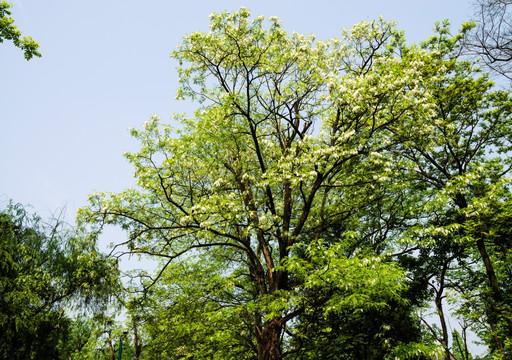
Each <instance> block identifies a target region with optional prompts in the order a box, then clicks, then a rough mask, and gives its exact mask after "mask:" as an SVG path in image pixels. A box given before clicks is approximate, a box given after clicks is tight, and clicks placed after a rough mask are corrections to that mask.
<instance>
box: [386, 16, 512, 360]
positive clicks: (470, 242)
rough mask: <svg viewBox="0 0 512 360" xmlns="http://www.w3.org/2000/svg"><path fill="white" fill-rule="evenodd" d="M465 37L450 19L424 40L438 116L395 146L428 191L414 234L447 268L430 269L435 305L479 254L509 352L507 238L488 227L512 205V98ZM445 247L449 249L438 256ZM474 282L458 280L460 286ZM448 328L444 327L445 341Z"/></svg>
mask: <svg viewBox="0 0 512 360" xmlns="http://www.w3.org/2000/svg"><path fill="white" fill-rule="evenodd" d="M461 36H462V35H457V36H454V37H452V36H451V35H450V34H449V30H448V24H447V23H445V24H439V25H438V27H437V35H436V36H434V37H432V38H431V39H430V40H429V41H427V42H424V43H423V45H422V46H423V47H424V48H425V49H428V50H429V53H431V54H432V55H433V57H434V59H435V58H437V60H435V61H433V62H432V66H431V67H428V68H425V69H427V70H428V71H429V72H431V75H430V76H425V79H429V80H428V81H427V82H426V83H425V86H428V87H429V88H430V89H431V91H432V95H433V97H432V99H433V101H434V103H435V105H436V106H435V115H434V116H432V117H430V118H424V119H418V121H420V123H418V125H417V126H420V124H421V126H424V127H428V128H429V129H430V134H429V136H425V137H423V136H418V134H416V133H414V132H411V131H410V128H404V129H403V130H399V131H403V133H402V134H403V138H402V140H401V141H400V143H399V145H398V146H397V148H396V151H397V154H399V155H398V156H400V157H401V158H403V159H406V160H407V161H409V162H410V167H409V170H408V174H409V176H410V178H409V180H408V181H409V183H410V184H417V185H415V188H416V189H420V190H421V192H422V195H420V198H422V199H423V200H422V203H420V204H423V205H420V207H419V208H418V209H419V212H418V213H417V215H416V217H417V219H418V221H417V222H416V225H414V226H412V224H411V227H410V231H409V234H411V236H412V238H414V239H416V240H415V241H416V243H417V244H420V246H421V247H422V248H423V247H425V246H426V247H427V248H428V250H427V252H430V254H431V256H433V257H434V258H435V259H438V260H436V261H440V262H439V263H438V264H437V265H435V266H434V268H435V267H438V268H439V269H445V271H443V272H441V273H437V274H435V273H432V274H431V276H433V279H435V283H436V284H435V292H436V296H435V298H436V308H437V309H438V310H440V309H441V307H440V305H442V304H441V303H440V300H442V299H443V298H444V295H442V291H441V289H442V287H444V286H446V285H447V282H446V281H449V282H451V281H452V280H453V281H454V280H455V277H453V276H452V275H450V272H451V271H450V268H451V267H453V265H451V264H450V263H451V262H452V261H455V260H456V261H458V262H459V266H471V264H474V262H473V261H474V260H475V259H478V265H477V266H478V267H480V269H481V270H483V271H485V274H486V279H487V281H486V283H487V291H485V293H488V294H489V295H488V296H484V294H480V297H479V300H480V301H483V302H484V304H483V308H485V309H487V312H486V322H487V324H488V325H489V328H491V329H494V330H493V333H494V336H493V337H494V346H495V347H496V348H497V349H498V350H499V351H498V352H499V353H500V355H499V356H504V357H505V358H506V357H507V356H509V355H507V354H508V351H510V349H509V350H507V349H506V347H505V346H504V340H505V339H508V338H510V336H511V334H512V333H511V332H510V331H511V330H512V323H507V321H506V320H504V319H503V316H502V314H509V313H510V309H509V308H508V305H506V304H507V302H506V301H505V296H504V294H505V292H507V291H508V285H507V282H506V281H505V282H503V281H502V280H500V279H503V275H501V274H500V273H499V272H500V271H499V270H498V269H499V268H501V265H500V264H501V260H498V257H497V256H498V255H499V254H500V252H501V250H500V249H501V247H500V246H499V245H498V244H499V243H501V242H507V240H506V238H505V237H498V236H489V235H488V231H490V229H491V228H494V226H493V222H494V221H493V220H492V218H493V217H494V218H500V217H501V216H502V215H501V214H502V211H504V210H505V209H504V208H503V205H504V204H506V203H508V200H507V199H508V197H509V195H508V194H509V192H510V178H509V177H510V169H511V163H510V157H509V154H510V146H511V143H510V134H511V126H510V115H511V110H512V107H511V105H512V103H511V101H510V96H509V94H508V92H506V91H496V90H494V89H493V85H494V84H493V82H491V81H490V80H489V77H488V76H487V75H482V74H480V73H479V70H478V69H475V68H473V67H472V65H471V63H470V62H469V61H463V60H461V59H460V54H461V51H460V40H461V39H462V38H461ZM411 135H412V136H411ZM421 207H423V208H421ZM498 208H500V209H501V210H499V211H497V209H498ZM505 213H508V211H506V212H505ZM476 224H478V225H476ZM496 231H497V230H496ZM502 231H503V230H500V232H502ZM492 233H493V234H497V233H494V232H492ZM507 246H508V245H507ZM438 247H442V248H443V249H444V250H442V251H440V252H438V253H437V254H436V252H437V251H438V250H436V249H439V248H438ZM450 258H451V260H450ZM431 261H432V260H431ZM431 261H427V264H428V263H431ZM453 270H456V269H455V268H454V269H453ZM452 274H455V273H452ZM443 279H444V280H443ZM449 279H451V280H449ZM452 285H453V283H452ZM468 285H470V284H468V283H466V284H464V285H462V284H460V283H459V285H458V288H459V289H460V288H467V286H468ZM451 287H452V289H455V288H457V286H451ZM505 317H508V315H507V316H505ZM448 334H449V331H448V329H444V327H443V335H442V338H443V339H444V340H443V342H444V341H445V340H446V339H447V336H448ZM447 350H448V348H447ZM447 356H448V355H447Z"/></svg>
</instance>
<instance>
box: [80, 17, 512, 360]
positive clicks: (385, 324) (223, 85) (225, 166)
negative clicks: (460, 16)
mask: <svg viewBox="0 0 512 360" xmlns="http://www.w3.org/2000/svg"><path fill="white" fill-rule="evenodd" d="M466 31H467V28H464V29H462V33H460V34H456V35H451V34H450V32H449V27H448V24H447V23H440V24H438V25H437V27H436V31H435V34H434V36H433V37H432V38H430V39H428V40H427V41H425V42H423V43H420V44H412V45H408V44H407V43H406V41H405V37H404V34H403V33H402V32H400V31H399V30H397V29H396V27H395V24H394V23H391V22H387V21H384V20H382V19H377V20H375V21H372V22H362V23H360V24H357V25H355V26H354V27H353V28H352V29H349V30H344V31H343V32H342V36H341V37H340V38H333V39H330V40H328V41H322V40H317V39H315V37H314V36H313V35H309V36H305V35H301V34H297V33H292V34H289V33H287V32H286V31H285V30H284V29H283V28H282V27H281V24H280V21H279V20H278V19H277V18H275V17H270V18H268V19H265V18H264V17H263V16H259V17H251V15H250V13H249V11H248V10H247V9H245V8H241V9H240V11H237V12H225V13H215V14H212V15H211V17H210V31H209V32H207V33H202V32H195V33H192V34H190V35H187V36H185V38H184V39H183V42H182V43H181V44H180V45H179V46H178V47H177V49H176V50H175V51H174V52H173V54H172V56H173V57H174V58H175V59H176V60H177V61H178V63H179V67H178V72H179V76H180V88H179V90H178V93H177V97H178V98H180V99H189V100H192V101H196V103H197V104H198V108H197V110H196V111H195V112H194V114H193V115H186V114H176V115H175V117H174V120H175V121H176V122H178V123H179V124H180V125H179V126H178V127H177V128H173V127H171V126H170V125H167V124H163V123H162V122H161V121H160V119H159V117H158V116H156V115H152V116H151V117H150V119H149V120H148V121H146V122H145V123H144V125H143V127H142V129H139V130H137V129H132V130H131V133H132V135H133V136H134V137H135V138H137V139H138V140H139V141H140V150H139V151H138V152H134V153H127V154H126V157H127V159H128V160H129V161H130V162H131V163H132V164H133V166H134V172H135V177H136V178H137V187H135V188H131V189H127V190H125V191H123V192H121V193H95V194H92V195H91V196H90V198H89V200H90V205H89V206H88V207H86V208H83V209H81V210H80V212H79V221H80V223H81V224H83V225H87V226H90V228H89V231H91V232H92V234H93V235H99V234H100V233H101V229H102V227H103V226H105V225H116V226H120V227H121V228H122V229H124V230H125V231H126V232H127V233H128V237H127V240H126V242H124V243H123V244H117V246H116V248H117V249H118V250H119V251H118V252H117V254H118V256H123V255H128V254H130V255H135V256H150V257H152V258H156V259H158V260H159V268H158V269H157V271H156V272H155V273H154V274H150V273H147V272H141V273H140V274H139V275H140V282H139V283H138V284H137V285H136V288H137V289H138V290H140V291H141V295H140V296H135V297H133V299H132V300H133V301H131V302H130V304H131V305H130V306H129V314H130V319H131V321H132V326H133V327H134V329H139V330H137V331H138V334H139V335H140V336H141V337H143V338H144V339H146V340H145V341H147V342H149V344H148V347H147V348H148V349H151V350H150V351H151V353H150V354H147V355H145V356H147V357H148V358H152V357H153V356H154V357H155V358H156V357H159V358H161V357H166V358H187V357H190V358H209V359H260V360H262V359H267V360H272V359H284V358H290V359H293V358H297V357H299V358H303V359H321V358H325V359H328V358H333V356H334V358H337V357H344V358H345V357H346V358H359V359H361V358H364V359H382V358H396V357H398V358H415V359H417V358H433V357H435V356H441V357H442V356H444V357H445V358H447V359H449V358H452V357H453V356H454V354H457V355H458V356H459V355H460V357H461V358H464V359H469V358H470V357H469V355H468V354H467V342H466V343H464V341H463V340H465V339H466V337H465V331H466V330H467V329H468V328H471V329H473V330H474V331H479V332H480V336H481V338H482V339H484V341H486V342H487V344H488V346H489V349H490V351H491V352H493V353H494V355H495V356H498V357H501V358H507V356H509V355H510V351H511V344H510V340H509V339H510V338H511V336H510V335H511V334H512V332H511V330H512V325H511V324H512V318H511V316H510V314H511V313H510V310H511V309H510V287H509V285H508V282H509V281H508V280H507V279H508V278H507V275H508V274H509V272H510V259H511V253H510V244H509V242H510V237H509V228H510V226H509V224H510V219H511V216H510V210H509V209H510V207H509V205H510V195H511V193H510V174H509V172H510V166H511V164H510V157H509V153H510V139H511V136H510V135H511V127H510V125H511V124H510V114H511V105H512V103H511V101H510V96H509V93H508V92H506V91H496V90H494V88H493V83H492V82H491V81H489V79H488V76H486V75H484V74H481V73H480V72H479V70H478V69H475V68H474V67H473V66H472V64H471V62H469V61H466V60H464V59H462V58H461V56H460V54H461V51H460V49H461V46H462V40H463V39H464V33H465V32H466ZM476 279H480V280H481V279H484V280H485V281H484V283H482V282H481V281H477V280H476ZM447 294H449V295H450V299H451V300H452V301H454V302H456V304H458V307H459V311H458V312H457V314H458V316H460V317H461V318H462V319H465V320H468V319H471V320H468V321H469V324H467V323H464V324H467V325H463V326H462V328H461V332H460V333H458V332H454V333H453V334H452V333H450V330H449V329H448V327H447V326H446V311H445V308H446V306H447V304H446V296H447ZM429 302H431V304H432V307H433V308H434V309H435V311H436V314H437V316H438V318H439V323H440V328H439V329H437V328H435V327H433V326H430V325H429V324H428V322H427V321H426V320H425V318H424V317H422V316H421V315H418V312H417V310H418V309H420V308H421V307H422V306H425V305H426V304H428V303H429ZM397 314H400V316H401V317H400V318H397ZM420 322H423V323H424V324H425V325H426V326H424V327H423V326H420V325H419V323H420ZM347 324H354V325H353V326H364V327H365V328H364V329H361V331H359V332H358V331H355V332H352V331H353V327H352V326H351V327H348V325H347ZM355 324H357V325H355ZM365 331H366V333H364V332H365ZM461 334H462V335H461ZM358 339H360V342H359V343H358ZM452 342H453V344H452ZM142 353H143V354H144V352H142ZM333 354H335V355H333Z"/></svg>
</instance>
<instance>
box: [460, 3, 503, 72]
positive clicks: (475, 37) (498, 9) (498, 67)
mask: <svg viewBox="0 0 512 360" xmlns="http://www.w3.org/2000/svg"><path fill="white" fill-rule="evenodd" d="M511 4H512V3H511V2H510V1H509V0H479V1H478V2H477V3H476V7H477V10H476V13H475V15H474V29H473V30H472V31H470V32H469V33H468V36H467V37H466V39H465V41H464V45H465V48H466V50H467V51H469V53H470V54H472V55H475V56H477V57H479V58H480V61H481V63H482V64H483V65H484V66H485V67H487V68H488V69H490V70H491V71H493V72H497V73H498V74H501V75H503V76H505V77H506V78H507V79H509V80H512V66H511V60H512V18H511V13H510V9H511V8H510V5H511Z"/></svg>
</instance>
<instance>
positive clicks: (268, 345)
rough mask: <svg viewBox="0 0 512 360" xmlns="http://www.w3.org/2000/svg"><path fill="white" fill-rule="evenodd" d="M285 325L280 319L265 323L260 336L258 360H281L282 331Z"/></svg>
mask: <svg viewBox="0 0 512 360" xmlns="http://www.w3.org/2000/svg"><path fill="white" fill-rule="evenodd" d="M282 330H283V327H282V325H281V322H280V320H279V319H272V320H270V321H268V322H267V323H265V326H264V328H263V331H262V332H261V335H260V336H259V337H258V360H281V358H282V354H281V332H282Z"/></svg>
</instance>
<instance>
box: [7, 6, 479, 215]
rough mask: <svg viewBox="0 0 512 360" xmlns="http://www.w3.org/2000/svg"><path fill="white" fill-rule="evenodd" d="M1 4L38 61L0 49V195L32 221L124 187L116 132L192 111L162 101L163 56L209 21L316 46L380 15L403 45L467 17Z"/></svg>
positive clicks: (365, 10) (124, 141) (453, 12)
mask: <svg viewBox="0 0 512 360" xmlns="http://www.w3.org/2000/svg"><path fill="white" fill-rule="evenodd" d="M11 1H12V0H11ZM13 3H14V7H13V8H12V11H13V16H14V17H15V20H16V24H17V25H18V26H19V28H20V29H21V30H22V31H23V33H24V35H31V36H32V37H33V38H34V39H35V40H36V41H38V42H39V43H40V45H41V48H40V50H41V52H42V53H43V57H42V58H40V59H38V58H36V59H33V60H31V61H29V62H27V61H25V59H24V58H23V54H22V52H21V51H20V50H19V49H17V48H15V47H14V46H12V45H11V44H9V43H6V42H4V43H3V44H0V69H1V77H0V84H1V86H0V153H1V154H2V156H1V158H0V197H3V198H4V199H5V198H12V199H14V200H15V201H16V202H21V203H23V204H32V205H33V207H34V210H35V211H38V212H40V213H42V215H43V216H45V215H47V214H49V213H51V212H53V211H55V210H56V209H57V208H61V207H63V206H67V208H68V210H67V213H68V218H69V219H73V217H74V213H75V211H76V209H77V208H78V207H81V206H84V205H85V204H86V198H87V195H88V194H89V193H91V192H94V191H120V190H122V189H123V188H125V187H127V186H130V185H131V184H132V182H133V179H132V175H131V167H130V165H128V164H127V163H126V161H125V160H124V158H123V157H122V152H123V151H124V150H130V149H135V148H136V143H135V142H134V141H133V140H132V139H131V138H130V136H129V134H128V131H127V130H126V129H127V128H128V127H130V126H135V127H138V126H140V125H141V124H142V123H143V122H144V121H145V120H146V119H147V118H148V116H149V115H150V114H152V113H156V114H159V115H160V116H161V118H162V119H163V120H167V119H169V118H170V115H171V114H172V113H173V112H181V111H184V110H192V109H193V108H192V107H191V105H190V104H187V103H184V102H175V101H174V93H175V91H176V87H177V76H176V71H175V65H176V64H175V63H173V61H172V60H171V59H170V58H169V54H170V52H171V51H172V49H173V48H174V47H175V46H176V45H177V44H178V43H179V42H180V39H181V38H182V37H183V35H185V34H186V33H190V32H192V31H195V30H206V29H207V28H208V21H209V19H208V15H209V14H210V13H212V12H217V11H222V10H226V9H227V10H236V9H238V8H239V7H240V6H242V5H243V6H246V7H247V8H249V9H250V10H251V11H252V14H253V15H265V16H267V17H268V16H271V15H276V16H278V17H280V18H281V19H282V22H283V27H284V28H285V29H286V30H288V31H290V32H291V31H293V30H295V31H297V32H300V33H315V34H317V36H318V38H321V39H327V38H329V37H331V36H335V35H337V34H339V31H340V29H341V28H342V27H350V26H351V25H353V24H354V23H357V22H359V21H360V20H372V19H374V18H376V17H378V16H379V15H382V16H383V17H384V18H385V19H389V20H394V21H397V22H398V24H399V27H400V28H401V29H403V30H405V31H406V36H407V39H408V40H409V41H419V40H422V39H425V38H427V37H428V36H430V34H431V28H432V26H433V24H434V22H435V21H436V20H441V19H444V18H450V19H451V22H452V24H453V26H454V29H456V28H458V26H459V25H460V23H461V22H463V21H465V20H466V19H467V18H468V16H469V15H470V14H471V3H470V1H467V0H444V1H439V0H430V1H415V0H400V1H399V0H395V1H382V0H371V1H370V0H367V1H357V0H356V1H322V0H317V1H291V0H285V1H280V0H272V1H269V0H260V1H243V0H236V1H231V0H221V1H197V0H196V1H163V0H161V1H156V0H152V1H151V0H148V1H132V0H101V1H98V0H92V1H78V0H77V1H68V0H66V1H65V0H46V1H41V0H18V1H16V0H14V1H13Z"/></svg>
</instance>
